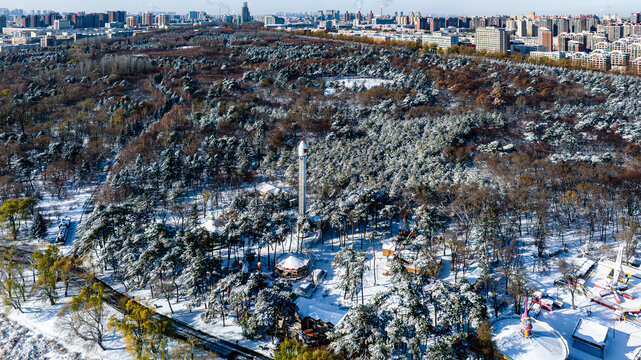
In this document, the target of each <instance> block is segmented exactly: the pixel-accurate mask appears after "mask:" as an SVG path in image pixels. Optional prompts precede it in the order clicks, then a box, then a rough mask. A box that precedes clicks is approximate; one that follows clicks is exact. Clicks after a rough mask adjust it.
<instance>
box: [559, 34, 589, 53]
mask: <svg viewBox="0 0 641 360" xmlns="http://www.w3.org/2000/svg"><path fill="white" fill-rule="evenodd" d="M586 40H587V38H586V36H585V34H584V33H579V34H577V33H562V34H559V36H558V37H557V41H558V47H559V51H585V49H586V47H587V42H586ZM577 45H578V47H579V48H580V49H581V50H572V49H575V48H577Z"/></svg>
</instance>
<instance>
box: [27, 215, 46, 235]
mask: <svg viewBox="0 0 641 360" xmlns="http://www.w3.org/2000/svg"><path fill="white" fill-rule="evenodd" d="M31 236H33V237H34V238H36V239H44V238H46V237H47V222H46V221H45V219H44V217H43V216H42V214H41V213H40V211H36V213H35V214H34V215H33V223H32V225H31Z"/></svg>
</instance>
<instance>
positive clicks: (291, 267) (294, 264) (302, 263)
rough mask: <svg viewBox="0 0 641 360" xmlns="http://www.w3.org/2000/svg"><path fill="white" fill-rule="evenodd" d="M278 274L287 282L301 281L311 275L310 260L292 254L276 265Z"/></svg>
mask: <svg viewBox="0 0 641 360" xmlns="http://www.w3.org/2000/svg"><path fill="white" fill-rule="evenodd" d="M276 274H277V275H278V276H280V277H282V278H284V279H287V280H300V279H302V278H304V277H305V276H307V274H309V259H308V258H306V257H305V256H303V255H301V254H290V255H288V256H286V257H284V258H283V259H282V260H280V261H279V262H278V263H277V264H276Z"/></svg>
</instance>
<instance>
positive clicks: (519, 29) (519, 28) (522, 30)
mask: <svg viewBox="0 0 641 360" xmlns="http://www.w3.org/2000/svg"><path fill="white" fill-rule="evenodd" d="M516 36H520V37H525V36H527V21H526V20H525V19H521V20H517V21H516Z"/></svg>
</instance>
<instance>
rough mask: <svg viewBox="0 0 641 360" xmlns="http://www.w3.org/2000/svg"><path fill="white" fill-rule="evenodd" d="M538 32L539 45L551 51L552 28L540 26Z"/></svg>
mask: <svg viewBox="0 0 641 360" xmlns="http://www.w3.org/2000/svg"><path fill="white" fill-rule="evenodd" d="M538 32H539V45H541V46H545V48H546V49H547V51H553V50H554V48H553V46H552V30H550V29H548V28H540V29H539V30H538Z"/></svg>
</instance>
